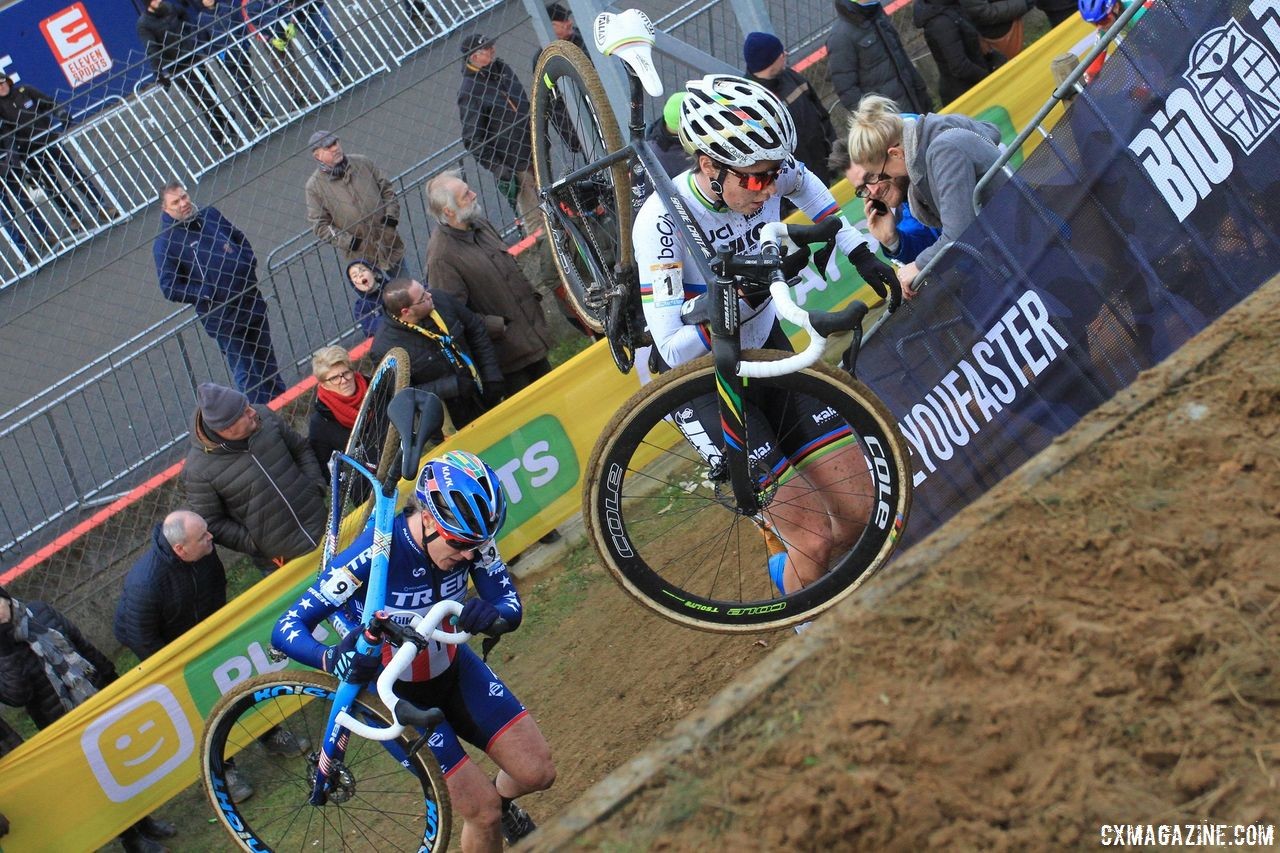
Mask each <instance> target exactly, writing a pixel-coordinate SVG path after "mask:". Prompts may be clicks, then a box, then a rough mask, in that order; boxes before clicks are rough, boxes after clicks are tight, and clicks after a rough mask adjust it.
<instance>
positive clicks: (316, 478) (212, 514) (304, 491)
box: [185, 382, 327, 574]
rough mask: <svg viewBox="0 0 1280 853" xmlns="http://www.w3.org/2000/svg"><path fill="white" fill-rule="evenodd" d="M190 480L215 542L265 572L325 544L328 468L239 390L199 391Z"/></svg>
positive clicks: (212, 386)
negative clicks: (322, 541)
mask: <svg viewBox="0 0 1280 853" xmlns="http://www.w3.org/2000/svg"><path fill="white" fill-rule="evenodd" d="M185 478H186V484H187V500H188V502H189V503H190V505H191V509H192V510H193V511H194V512H196V513H197V514H199V515H200V516H201V517H203V518H204V520H205V521H206V522H208V525H209V532H210V533H212V534H213V541H214V542H216V543H217V544H218V545H221V546H223V547H225V548H230V549H231V550H233V551H239V552H240V553H241V554H245V555H247V556H249V557H250V558H252V559H253V561H254V563H255V564H256V565H257V566H258V568H259V569H260V570H261V571H262V572H263V574H266V573H268V572H271V571H273V570H274V569H276V568H278V567H279V566H282V565H284V564H285V562H287V561H288V560H291V559H293V558H294V557H298V556H301V555H302V554H305V553H307V552H308V551H311V550H312V549H314V548H315V547H316V545H317V544H318V543H319V542H320V539H321V536H322V535H323V532H324V525H325V518H326V517H327V507H326V501H325V479H324V470H323V469H322V468H321V467H320V463H319V462H317V461H316V458H315V455H314V454H313V453H312V452H311V447H310V445H308V444H307V440H306V439H305V438H303V437H302V436H301V435H299V434H298V433H297V432H296V431H294V429H293V428H292V427H290V426H289V425H288V424H286V423H285V422H284V421H283V420H281V419H280V417H279V416H278V415H276V414H275V412H272V411H271V410H270V409H268V408H267V407H266V406H255V405H251V404H250V403H249V399H248V398H247V397H245V395H244V394H242V393H240V392H239V391H237V390H235V389H234V388H228V387H226V386H225V385H218V384H217V383H214V382H203V383H201V384H200V387H199V388H197V389H196V413H195V418H194V420H193V423H192V426H191V449H190V450H189V451H187V466H186V472H185Z"/></svg>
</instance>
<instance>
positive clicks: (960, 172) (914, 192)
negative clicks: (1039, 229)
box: [902, 114, 1000, 267]
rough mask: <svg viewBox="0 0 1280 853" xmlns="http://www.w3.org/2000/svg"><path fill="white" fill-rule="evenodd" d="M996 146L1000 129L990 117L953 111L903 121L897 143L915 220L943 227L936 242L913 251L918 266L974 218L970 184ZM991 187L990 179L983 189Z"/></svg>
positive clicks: (988, 165) (989, 161) (983, 169)
mask: <svg viewBox="0 0 1280 853" xmlns="http://www.w3.org/2000/svg"><path fill="white" fill-rule="evenodd" d="M999 146H1000V131H999V129H998V128H996V126H995V125H994V124H991V123H990V122H986V121H976V120H974V119H971V118H969V117H968V116H962V115H955V114H949V115H937V114H931V115H925V116H921V117H919V118H908V119H907V120H906V122H905V127H904V128H903V132H902V148H903V157H904V158H905V159H906V163H907V176H908V177H909V178H910V179H911V183H910V185H909V186H908V187H907V200H908V202H909V203H910V205H911V211H912V213H913V214H915V218H916V219H918V220H919V221H920V222H922V223H924V224H925V225H930V226H933V227H935V228H941V229H942V235H941V236H940V237H939V238H938V240H937V242H936V243H934V244H933V245H932V246H929V247H927V248H926V249H924V250H923V251H921V252H920V254H919V255H917V256H916V263H917V264H918V265H919V266H921V267H923V266H924V265H925V264H927V263H928V262H929V261H930V259H932V258H933V256H934V255H936V254H937V253H938V252H940V251H941V250H942V247H943V246H945V245H946V244H947V243H949V242H951V241H952V240H955V239H957V238H958V237H959V236H960V235H961V233H962V232H963V231H964V230H965V229H966V228H968V227H969V224H970V223H971V222H973V220H974V213H973V189H974V187H976V186H977V184H978V179H979V178H981V177H982V176H983V175H984V174H985V173H986V171H987V170H988V169H989V168H991V166H992V164H993V163H995V161H996V160H997V159H998V158H999V157H1000V147H999ZM994 189H995V185H994V184H989V185H988V187H987V189H986V194H987V195H990V193H991V192H993V191H994Z"/></svg>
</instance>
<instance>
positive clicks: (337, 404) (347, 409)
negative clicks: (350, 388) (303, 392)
mask: <svg viewBox="0 0 1280 853" xmlns="http://www.w3.org/2000/svg"><path fill="white" fill-rule="evenodd" d="M352 375H353V376H354V377H355V380H356V393H354V394H352V395H351V396H350V397H344V396H342V395H341V394H339V393H338V392H337V391H330V390H329V389H328V388H327V387H326V386H324V385H317V386H316V399H317V400H319V401H320V402H321V403H324V404H325V405H326V406H328V407H329V411H331V412H333V419H334V420H335V421H337V422H338V423H340V424H342V425H343V426H344V427H346V428H347V429H351V428H352V427H353V426H355V425H356V414H357V413H358V412H359V411H360V404H361V403H362V402H364V395H365V394H366V393H368V391H369V380H368V379H365V378H364V374H363V373H360V372H359V371H355V370H353V371H352Z"/></svg>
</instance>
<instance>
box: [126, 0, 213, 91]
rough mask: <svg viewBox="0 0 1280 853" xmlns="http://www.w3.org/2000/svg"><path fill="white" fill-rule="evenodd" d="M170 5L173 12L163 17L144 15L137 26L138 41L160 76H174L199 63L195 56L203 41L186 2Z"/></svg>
mask: <svg viewBox="0 0 1280 853" xmlns="http://www.w3.org/2000/svg"><path fill="white" fill-rule="evenodd" d="M166 5H167V6H168V7H169V8H168V9H167V10H166V12H165V14H163V15H160V14H157V15H153V14H151V13H150V12H145V11H144V12H143V13H142V15H141V17H139V18H138V25H137V29H138V40H139V41H141V42H142V45H143V47H144V48H146V51H147V59H148V60H150V61H151V67H152V68H153V69H154V70H155V72H156V76H160V75H168V76H172V75H174V74H177V73H178V72H179V71H182V70H183V69H186V68H190V67H191V66H192V65H193V64H195V62H196V60H197V59H199V57H198V56H196V55H195V53H194V52H195V50H196V48H197V46H198V45H199V39H198V37H197V36H196V27H195V24H196V21H195V16H194V14H193V13H192V11H191V9H190V7H189V6H187V5H186V4H185V3H183V2H182V0H167V3H166Z"/></svg>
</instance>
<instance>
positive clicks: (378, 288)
mask: <svg viewBox="0 0 1280 853" xmlns="http://www.w3.org/2000/svg"><path fill="white" fill-rule="evenodd" d="M352 264H364V265H365V266H367V267H369V268H371V269H372V270H373V276H374V279H375V282H376V283H375V284H374V286H373V290H370V291H369V292H368V293H363V292H361V291H359V290H357V289H356V286H355V285H354V284H352V283H351V276H350V275H348V276H347V287H349V288H351V292H352V293H353V294H355V301H354V302H352V303H351V318H352V319H353V320H355V321H356V325H357V326H359V327H360V331H362V332H364V333H365V336H366V337H370V338H371V337H373V333H374V332H376V331H378V325H379V324H380V323H381V322H382V286H383V285H384V284H386V283H387V274H386V273H384V272H383V271H382V270H380V269H378V267H377V266H376V265H374V263H373V261H371V260H369V259H368V258H356V259H355V260H353V261H352V262H351V263H349V264H347V269H348V270H350V269H351V266H352ZM317 458H319V457H317ZM328 458H329V457H327V456H326V457H324V459H328ZM324 459H321V460H320V461H321V462H323V461H324Z"/></svg>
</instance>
